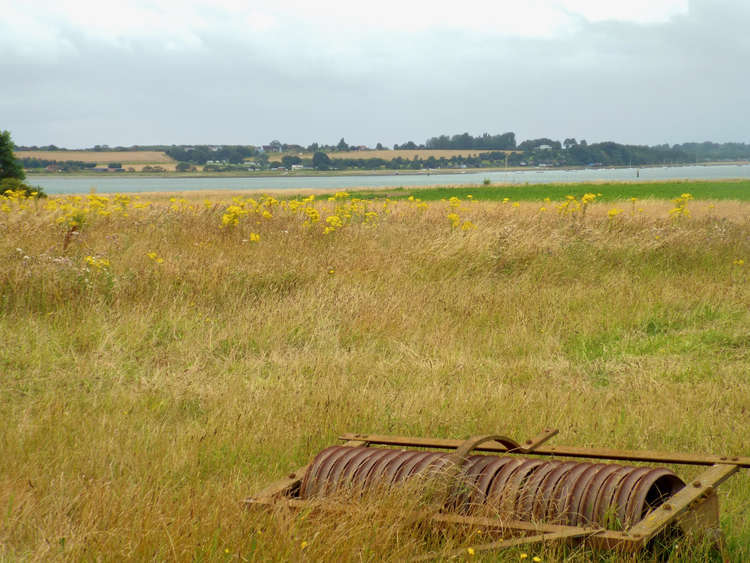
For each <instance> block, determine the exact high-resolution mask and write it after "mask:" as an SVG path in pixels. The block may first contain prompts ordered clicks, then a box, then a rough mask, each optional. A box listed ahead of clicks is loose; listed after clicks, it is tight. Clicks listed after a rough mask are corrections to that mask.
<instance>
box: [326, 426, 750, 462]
mask: <svg viewBox="0 0 750 563" xmlns="http://www.w3.org/2000/svg"><path fill="white" fill-rule="evenodd" d="M340 439H342V440H352V439H359V440H364V441H366V442H367V443H369V444H374V445H384V446H400V447H415V448H434V449H449V450H452V449H455V448H458V447H459V446H460V445H461V444H462V443H463V440H452V439H448V438H410V437H406V436H384V435H380V434H342V435H341V437H340ZM475 450H476V451H478V452H496V453H516V452H514V451H512V450H511V449H509V448H507V447H505V446H503V445H502V444H499V443H497V442H494V443H493V442H488V443H485V444H482V445H480V446H478V447H477V448H475ZM533 453H534V455H540V456H559V457H579V458H589V459H611V460H621V461H644V462H653V463H672V464H677V465H716V464H725V465H734V466H737V467H742V468H745V469H750V457H741V456H717V455H699V454H683V453H669V452H656V451H646V450H643V451H639V450H619V449H610V448H579V447H571V446H544V447H538V448H536V449H534V452H533Z"/></svg>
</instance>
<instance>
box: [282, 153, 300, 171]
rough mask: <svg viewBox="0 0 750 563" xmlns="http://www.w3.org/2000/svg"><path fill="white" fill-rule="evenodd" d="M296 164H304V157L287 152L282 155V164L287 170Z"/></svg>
mask: <svg viewBox="0 0 750 563" xmlns="http://www.w3.org/2000/svg"><path fill="white" fill-rule="evenodd" d="M295 164H302V159H301V158H300V157H298V156H293V155H288V154H285V155H284V156H282V157H281V165H282V166H283V167H284V168H286V169H287V170H291V169H292V166H293V165H295Z"/></svg>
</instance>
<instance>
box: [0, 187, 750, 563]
mask: <svg viewBox="0 0 750 563" xmlns="http://www.w3.org/2000/svg"><path fill="white" fill-rule="evenodd" d="M415 193H416V192H415ZM355 195H356V194H355ZM687 195H688V194H685V196H683V197H680V198H677V200H676V201H674V202H670V201H660V200H655V201H644V202H630V201H628V200H623V201H622V202H616V203H614V204H612V203H607V204H605V203H601V202H599V201H598V200H597V197H596V196H595V195H594V194H589V196H591V197H588V199H586V200H585V201H584V199H583V198H572V199H570V198H565V199H559V200H552V201H549V202H514V201H511V200H509V201H505V202H502V201H498V202H478V201H474V200H473V199H471V198H462V199H460V200H459V199H458V198H453V199H450V198H448V199H446V200H444V201H436V202H430V203H427V202H423V201H419V199H418V198H412V199H411V200H409V199H403V200H399V201H391V200H388V199H386V198H376V199H372V200H359V199H357V198H356V197H352V196H351V195H348V194H337V195H334V194H331V195H324V196H318V197H312V196H305V197H303V196H300V197H297V198H292V199H288V200H283V199H281V196H278V199H276V198H274V197H271V196H263V197H260V196H257V195H254V196H248V195H247V194H242V195H236V196H235V197H234V198H232V197H229V196H222V195H218V194H217V195H212V196H210V197H208V196H205V195H203V194H191V195H190V196H187V195H186V196H185V197H181V196H168V195H164V196H161V197H157V198H154V200H153V201H152V200H149V198H148V197H147V196H145V195H143V196H140V197H138V196H124V195H120V196H102V195H96V194H92V195H89V196H67V197H54V198H48V199H47V200H27V199H25V198H22V197H20V196H14V195H12V194H11V195H10V196H8V197H5V198H2V199H0V231H2V233H3V237H2V239H0V257H2V261H3V264H4V267H3V268H2V269H0V335H2V342H3V346H2V348H0V373H2V377H0V419H2V420H3V424H2V425H0V449H1V450H2V455H0V560H9V561H16V560H23V561H50V560H53V561H54V560H72V561H79V560H98V559H103V560H121V559H135V560H145V559H149V560H178V561H189V560H201V561H266V560H276V561H290V560H293V561H297V560H311V561H312V560H326V561H327V560H346V561H381V560H390V561H403V560H407V559H408V558H410V557H413V556H417V555H420V554H423V553H426V552H436V553H437V554H438V555H439V554H441V553H442V554H447V553H449V552H450V550H451V549H453V548H455V547H456V546H467V545H469V546H470V545H471V542H472V541H474V540H473V539H472V538H467V537H465V536H460V535H456V536H453V535H450V534H446V535H441V534H439V533H434V534H431V533H429V532H428V531H427V530H425V529H424V528H421V527H419V526H415V523H414V522H413V521H410V520H409V518H408V517H406V516H404V513H402V512H398V513H397V514H396V515H394V512H393V510H392V508H393V507H394V503H402V504H399V506H402V505H403V503H406V504H407V505H414V504H415V502H416V501H414V500H412V501H409V500H408V499H407V500H403V499H397V498H396V499H394V498H390V499H386V500H385V501H382V502H375V501H374V499H373V502H372V503H359V504H355V510H354V512H353V514H352V515H351V516H350V518H349V519H348V520H346V521H345V522H342V521H341V519H340V518H331V517H328V518H326V517H323V516H320V515H316V514H307V513H302V514H298V515H294V514H290V513H286V512H284V511H277V512H275V513H273V514H270V515H269V514H265V513H260V512H250V511H247V510H245V509H243V508H242V505H241V500H242V499H243V498H245V497H247V496H248V495H250V494H252V493H253V492H255V491H257V490H259V489H261V488H262V487H263V486H264V485H266V484H267V483H269V482H271V481H274V480H276V479H278V478H280V477H283V476H285V475H286V474H287V473H288V472H289V471H292V470H294V469H296V468H298V467H300V466H302V465H304V464H306V463H307V462H308V461H309V460H310V459H311V458H312V456H314V455H315V454H316V453H317V452H318V451H319V450H320V449H322V448H323V447H325V446H327V445H330V444H332V443H335V441H336V437H337V436H338V435H339V434H340V433H343V432H368V433H381V434H389V433H390V434H403V435H413V436H434V437H456V438H463V437H467V436H469V435H476V434H485V433H501V434H506V435H510V436H515V437H518V438H524V437H526V436H529V435H533V434H536V433H537V432H538V431H539V430H541V429H542V428H544V427H555V428H559V429H560V435H559V436H558V437H557V438H556V439H555V442H556V443H559V444H569V445H579V446H602V447H617V448H630V449H653V450H666V451H687V452H704V453H720V454H722V455H747V454H748V452H749V451H750V436H748V433H747V428H748V427H750V408H749V407H748V405H750V380H748V377H747V374H748V372H749V371H750V338H749V337H748V326H750V309H748V303H750V270H749V269H748V268H750V266H749V265H748V263H749V262H750V221H749V220H748V217H750V204H748V203H742V202H736V201H696V200H693V199H691V198H690V197H687ZM571 197H572V196H571ZM679 473H680V474H681V475H683V476H685V477H686V478H690V476H691V475H690V472H689V470H688V471H685V470H684V469H679ZM719 494H720V499H721V503H722V527H723V530H724V532H725V534H726V538H727V546H728V550H729V554H730V556H731V558H732V560H735V561H743V560H747V559H748V558H750V513H749V512H748V510H747V507H748V504H749V503H750V478H749V476H748V475H747V471H745V472H743V473H742V474H740V475H739V476H736V477H733V478H732V479H731V480H730V481H728V482H727V483H726V484H725V485H722V487H721V488H720V489H719ZM399 514H400V515H399ZM523 554H526V555H527V558H526V560H527V561H531V560H532V559H533V558H534V557H537V558H539V559H540V560H542V561H558V560H566V561H591V560H605V561H616V560H618V559H617V558H616V557H614V556H609V558H602V559H595V556H594V555H593V554H591V553H589V552H586V551H581V550H579V551H567V552H566V551H560V550H552V549H546V550H545V549H536V550H533V551H529V550H528V549H526V550H524V549H521V548H519V549H512V550H508V551H505V552H503V553H501V554H498V555H495V556H489V555H481V554H477V556H476V557H475V558H474V559H477V560H493V561H518V560H520V558H521V556H522V555H523ZM466 557H467V558H468V557H469V556H468V555H467V556H466ZM705 557H706V553H705V552H704V551H702V550H701V548H700V547H695V546H692V545H689V544H681V545H680V547H679V548H678V549H677V550H676V551H675V552H673V553H672V559H670V560H672V561H702V560H705ZM632 560H633V559H628V561H632ZM643 560H645V561H648V560H651V559H650V558H649V556H648V555H645V556H644V558H643Z"/></svg>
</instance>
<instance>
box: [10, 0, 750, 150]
mask: <svg viewBox="0 0 750 563" xmlns="http://www.w3.org/2000/svg"><path fill="white" fill-rule="evenodd" d="M748 66H750V2H749V1H748V0H663V1H660V0H627V1H619V0H613V1H606V2H605V1H602V0H517V1H514V2H509V1H504V0H467V1H464V2H447V1H442V0H430V1H427V0H417V1H409V0H380V1H379V2H368V3H365V2H361V3H360V2H351V1H350V0H349V1H339V0H319V1H317V2H310V1H309V0H307V1H303V0H287V1H285V2H278V3H270V2H252V1H242V0H210V1H209V0H198V1H195V0H160V1H150V2H147V1H145V0H134V1H129V2H126V1H120V2H116V1H108V0H106V1H91V0H66V1H65V2H60V1H59V0H55V1H38V0H30V1H26V2H19V1H18V0H0V82H1V83H2V84H1V85H0V129H8V130H10V131H11V134H12V135H13V138H14V140H15V142H16V143H17V144H20V145H46V144H56V145H58V146H66V147H69V148H77V147H85V146H92V145H95V144H109V145H112V146H115V145H131V144H162V143H164V144H172V143H175V144H180V143H217V144H218V143H225V144H261V143H268V142H269V141H271V140H272V139H279V140H281V141H283V142H289V143H294V142H296V143H300V144H309V143H311V142H313V141H318V142H323V143H336V142H337V141H338V140H339V139H340V138H341V137H345V138H346V140H347V141H348V142H349V143H350V144H368V145H374V144H375V143H377V142H382V143H383V144H386V145H392V144H393V143H395V142H398V143H401V142H404V141H407V140H413V141H415V142H417V143H421V142H424V141H425V139H427V138H428V137H431V136H435V135H439V134H442V133H447V134H454V133H461V132H464V131H468V132H470V133H472V134H480V133H482V132H485V131H486V132H489V133H503V132H505V131H514V132H515V133H516V135H517V138H518V139H519V140H523V139H527V138H533V137H541V136H548V137H552V138H555V139H563V138H565V137H576V138H578V139H582V138H585V139H587V140H588V141H589V142H595V141H603V140H613V141H617V142H622V143H638V144H658V143H664V142H668V143H676V142H683V141H703V140H714V141H742V142H750V72H748Z"/></svg>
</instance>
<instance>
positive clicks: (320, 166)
mask: <svg viewBox="0 0 750 563" xmlns="http://www.w3.org/2000/svg"><path fill="white" fill-rule="evenodd" d="M312 164H313V167H314V168H315V169H316V170H328V169H329V168H330V167H331V159H330V158H329V157H328V155H327V154H326V153H324V152H316V153H315V154H314V155H313V159H312Z"/></svg>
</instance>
